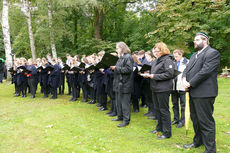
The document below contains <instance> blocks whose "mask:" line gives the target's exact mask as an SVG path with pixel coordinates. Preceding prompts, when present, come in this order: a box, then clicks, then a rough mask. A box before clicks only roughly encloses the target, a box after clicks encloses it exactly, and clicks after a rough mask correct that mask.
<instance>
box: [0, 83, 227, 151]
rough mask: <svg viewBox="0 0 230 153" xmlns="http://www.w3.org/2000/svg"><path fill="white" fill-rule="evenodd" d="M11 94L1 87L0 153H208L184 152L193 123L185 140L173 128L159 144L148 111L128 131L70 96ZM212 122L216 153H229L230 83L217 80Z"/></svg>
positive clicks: (9, 87)
mask: <svg viewBox="0 0 230 153" xmlns="http://www.w3.org/2000/svg"><path fill="white" fill-rule="evenodd" d="M13 92H14V86H13V85H11V84H10V83H9V82H5V83H3V84H0V153H8V152H15V153H21V152H26V153H28V152H32V153H40V152H45V153H49V152H58V153H59V152H60V153H71V152H75V153H81V152H82V153H86V152H118V153H120V152H126V153H128V152H130V153H134V152H149V153H155V152H163V153H165V152H176V153H177V152H188V153H189V152H190V153H194V152H197V153H199V152H204V147H203V146H202V147H200V148H197V149H189V150H186V149H184V148H183V145H184V144H187V143H191V142H192V138H193V135H194V133H193V128H192V122H190V130H189V133H188V135H187V136H186V131H185V128H184V127H183V128H180V129H177V128H176V127H175V126H172V137H171V138H170V139H167V140H157V136H156V135H154V134H150V133H149V131H150V130H153V129H155V126H156V123H155V122H154V121H153V120H149V119H147V118H146V117H145V116H144V113H146V112H147V108H144V109H143V108H142V109H141V110H140V112H139V113H132V114H131V122H130V125H129V126H127V127H125V128H117V126H116V125H117V124H118V123H117V122H112V121H111V117H108V116H107V115H105V113H106V112H99V111H98V108H97V107H96V106H95V105H88V104H86V103H82V102H75V103H73V102H69V99H70V96H67V95H62V96H59V97H58V99H57V100H50V99H43V98H42V96H43V95H42V94H40V93H38V94H37V95H36V98H35V99H33V100H31V99H30V98H29V96H28V97H27V98H21V97H13ZM170 105H171V104H170ZM171 107H172V105H171ZM171 112H172V109H171ZM214 116H215V120H216V142H217V151H218V152H221V153H222V152H230V79H219V96H218V97H217V99H216V103H215V112H214ZM171 117H173V114H172V113H171Z"/></svg>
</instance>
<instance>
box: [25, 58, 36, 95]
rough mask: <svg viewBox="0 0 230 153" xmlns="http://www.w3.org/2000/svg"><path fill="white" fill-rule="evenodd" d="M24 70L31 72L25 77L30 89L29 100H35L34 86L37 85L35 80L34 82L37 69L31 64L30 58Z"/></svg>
mask: <svg viewBox="0 0 230 153" xmlns="http://www.w3.org/2000/svg"><path fill="white" fill-rule="evenodd" d="M26 69H27V70H29V71H31V72H30V73H28V74H27V75H26V76H27V78H28V85H29V87H30V94H31V96H30V98H35V93H36V84H37V80H36V75H37V69H36V67H35V66H34V64H33V59H32V58H30V59H29V60H28V65H27V66H26Z"/></svg>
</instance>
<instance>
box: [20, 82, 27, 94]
mask: <svg viewBox="0 0 230 153" xmlns="http://www.w3.org/2000/svg"><path fill="white" fill-rule="evenodd" d="M27 86H28V82H27V80H26V81H24V82H22V84H21V85H20V86H19V89H20V92H22V95H26V93H27Z"/></svg>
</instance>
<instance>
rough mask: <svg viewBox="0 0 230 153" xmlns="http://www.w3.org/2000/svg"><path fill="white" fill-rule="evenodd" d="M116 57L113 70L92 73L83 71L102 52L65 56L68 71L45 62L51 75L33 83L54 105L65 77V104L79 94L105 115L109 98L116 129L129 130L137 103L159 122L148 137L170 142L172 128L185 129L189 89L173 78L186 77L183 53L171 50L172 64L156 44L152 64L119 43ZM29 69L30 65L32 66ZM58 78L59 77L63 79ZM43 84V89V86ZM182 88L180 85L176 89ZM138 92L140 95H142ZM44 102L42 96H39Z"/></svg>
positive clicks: (95, 70)
mask: <svg viewBox="0 0 230 153" xmlns="http://www.w3.org/2000/svg"><path fill="white" fill-rule="evenodd" d="M116 52H117V54H118V57H119V59H118V61H117V63H116V65H114V66H110V67H106V68H102V67H100V68H97V67H95V68H93V69H87V68H88V67H90V66H92V65H97V64H98V63H99V62H100V60H101V59H102V57H103V54H104V53H103V52H101V53H99V56H95V54H93V55H91V56H88V57H86V56H85V57H83V58H82V60H81V61H80V60H79V58H78V56H75V57H73V58H72V57H71V56H70V55H67V61H66V64H67V65H68V66H69V67H70V69H67V70H65V69H64V67H65V66H64V65H63V64H60V63H61V62H60V61H59V65H57V64H56V61H55V60H53V59H50V60H49V59H48V60H49V61H50V64H51V65H52V70H46V69H45V67H44V68H43V69H44V70H46V71H47V72H45V76H48V77H45V79H44V78H43V77H44V76H42V75H41V74H42V70H39V71H38V73H40V76H42V77H40V79H41V80H39V79H38V80H39V82H40V84H41V86H42V88H43V90H44V91H48V92H44V93H46V94H49V93H52V94H53V97H52V98H53V99H55V98H57V88H58V87H60V86H64V83H65V82H64V81H63V78H64V76H66V80H67V84H68V89H69V94H71V95H72V98H71V99H70V101H76V100H77V98H78V97H79V96H80V91H81V90H80V89H82V91H83V98H84V100H83V101H82V102H87V101H88V99H89V98H90V99H91V101H90V102H89V104H94V103H96V101H97V102H98V105H97V106H99V107H100V108H99V110H100V111H104V110H107V109H108V108H107V97H108V96H109V97H110V99H111V100H110V102H111V110H110V111H109V112H108V113H107V114H110V116H117V118H115V119H112V120H113V121H122V123H120V124H118V127H124V126H127V125H129V123H130V120H131V109H130V105H131V104H133V108H134V112H138V111H139V100H140V99H141V97H142V98H143V99H144V103H145V104H146V105H147V106H148V107H149V112H148V113H147V114H146V115H149V114H150V115H149V116H151V117H152V119H156V120H157V121H158V122H157V126H156V129H155V130H154V131H151V133H157V132H162V135H160V136H159V137H158V139H159V140H161V139H167V138H170V137H171V136H172V131H171V125H172V124H178V125H177V127H182V126H183V125H184V108H185V88H189V87H190V84H189V83H188V82H186V81H184V80H183V79H182V76H184V74H183V75H182V74H180V75H179V76H176V75H175V70H176V69H177V70H179V71H181V72H182V71H183V70H184V69H185V71H186V72H187V71H188V70H187V69H186V65H187V64H188V60H187V59H186V58H183V57H182V56H183V51H181V50H175V51H174V58H175V60H173V57H172V55H171V54H170V51H169V49H168V47H167V45H166V44H164V43H162V42H161V43H157V44H156V45H155V46H154V48H153V50H152V53H153V54H154V56H155V57H156V59H155V60H151V59H152V55H151V52H150V53H147V54H145V55H146V56H142V58H138V56H137V55H139V54H140V55H141V54H143V53H142V52H140V53H138V54H136V53H135V52H134V54H133V55H131V54H130V49H129V47H128V46H127V45H126V44H125V43H124V42H119V43H117V45H116ZM139 57H140V56H139ZM144 58H146V59H145V60H146V61H145V62H146V63H144ZM148 58H149V60H148ZM82 63H84V68H82V67H80V65H81V64H82ZM28 65H31V63H29V64H28ZM44 65H45V64H44V63H43V66H44ZM144 65H150V66H151V69H150V70H146V71H144V72H141V71H139V66H143V67H144ZM217 66H218V65H217ZM31 67H33V66H31ZM37 67H38V66H37ZM46 67H47V66H46ZM28 70H30V71H31V72H33V69H32V68H31V69H30V68H29V66H28ZM31 72H30V73H29V74H26V75H25V74H24V75H23V76H24V77H25V76H26V77H28V78H29V77H31V76H34V75H35V74H32V73H31ZM19 73H20V71H19ZM61 73H63V74H62V75H63V77H62V79H61ZM35 78H36V77H35ZM38 78H39V77H38ZM34 80H36V79H34ZM44 80H46V81H44ZM61 80H62V81H61ZM32 82H33V81H32ZM45 82H46V83H47V86H48V89H46V87H45V86H44V83H45ZM182 82H183V85H182V84H181V83H182ZM191 83H193V82H191ZM29 84H30V90H31V93H32V94H33V93H34V92H33V91H34V90H33V89H32V85H33V83H29ZM35 84H36V83H35ZM141 88H142V89H144V90H141ZM20 89H24V88H20ZM35 89H36V85H35ZM63 89H64V88H62V90H60V91H61V94H63V92H62V91H64V90H63ZM32 90H33V91H32ZM22 91H23V90H22ZM172 91H173V92H172ZM22 93H23V92H22ZM170 94H172V102H173V111H174V120H173V122H171V116H170V111H169V97H170ZM44 97H47V96H45V95H44ZM32 98H34V95H32ZM190 98H191V97H190ZM178 99H180V103H181V117H179V114H180V113H179V106H178ZM206 143H207V142H206V141H204V142H203V144H205V145H206ZM193 146H195V145H193Z"/></svg>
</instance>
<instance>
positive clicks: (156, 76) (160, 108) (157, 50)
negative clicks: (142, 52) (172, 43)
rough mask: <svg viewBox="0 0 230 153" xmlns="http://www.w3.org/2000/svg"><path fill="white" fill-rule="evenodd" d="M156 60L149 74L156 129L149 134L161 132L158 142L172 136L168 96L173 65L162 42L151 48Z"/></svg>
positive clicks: (171, 88)
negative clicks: (156, 122)
mask: <svg viewBox="0 0 230 153" xmlns="http://www.w3.org/2000/svg"><path fill="white" fill-rule="evenodd" d="M153 54H154V56H155V57H156V59H155V60H154V61H153V64H152V68H151V74H150V75H149V78H151V80H150V86H151V89H152V100H153V102H154V104H155V111H156V117H157V120H158V124H157V127H156V129H155V130H154V131H151V133H156V132H159V131H161V132H162V133H163V134H162V135H161V136H159V137H158V139H159V140H162V139H167V138H170V137H171V136H172V132H171V117H170V112H169V96H170V93H171V91H172V90H173V75H174V69H175V65H174V63H173V61H172V59H171V57H170V55H169V54H170V51H169V49H168V47H167V45H166V44H165V43H163V42H160V43H157V44H156V45H155V46H154V48H153Z"/></svg>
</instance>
